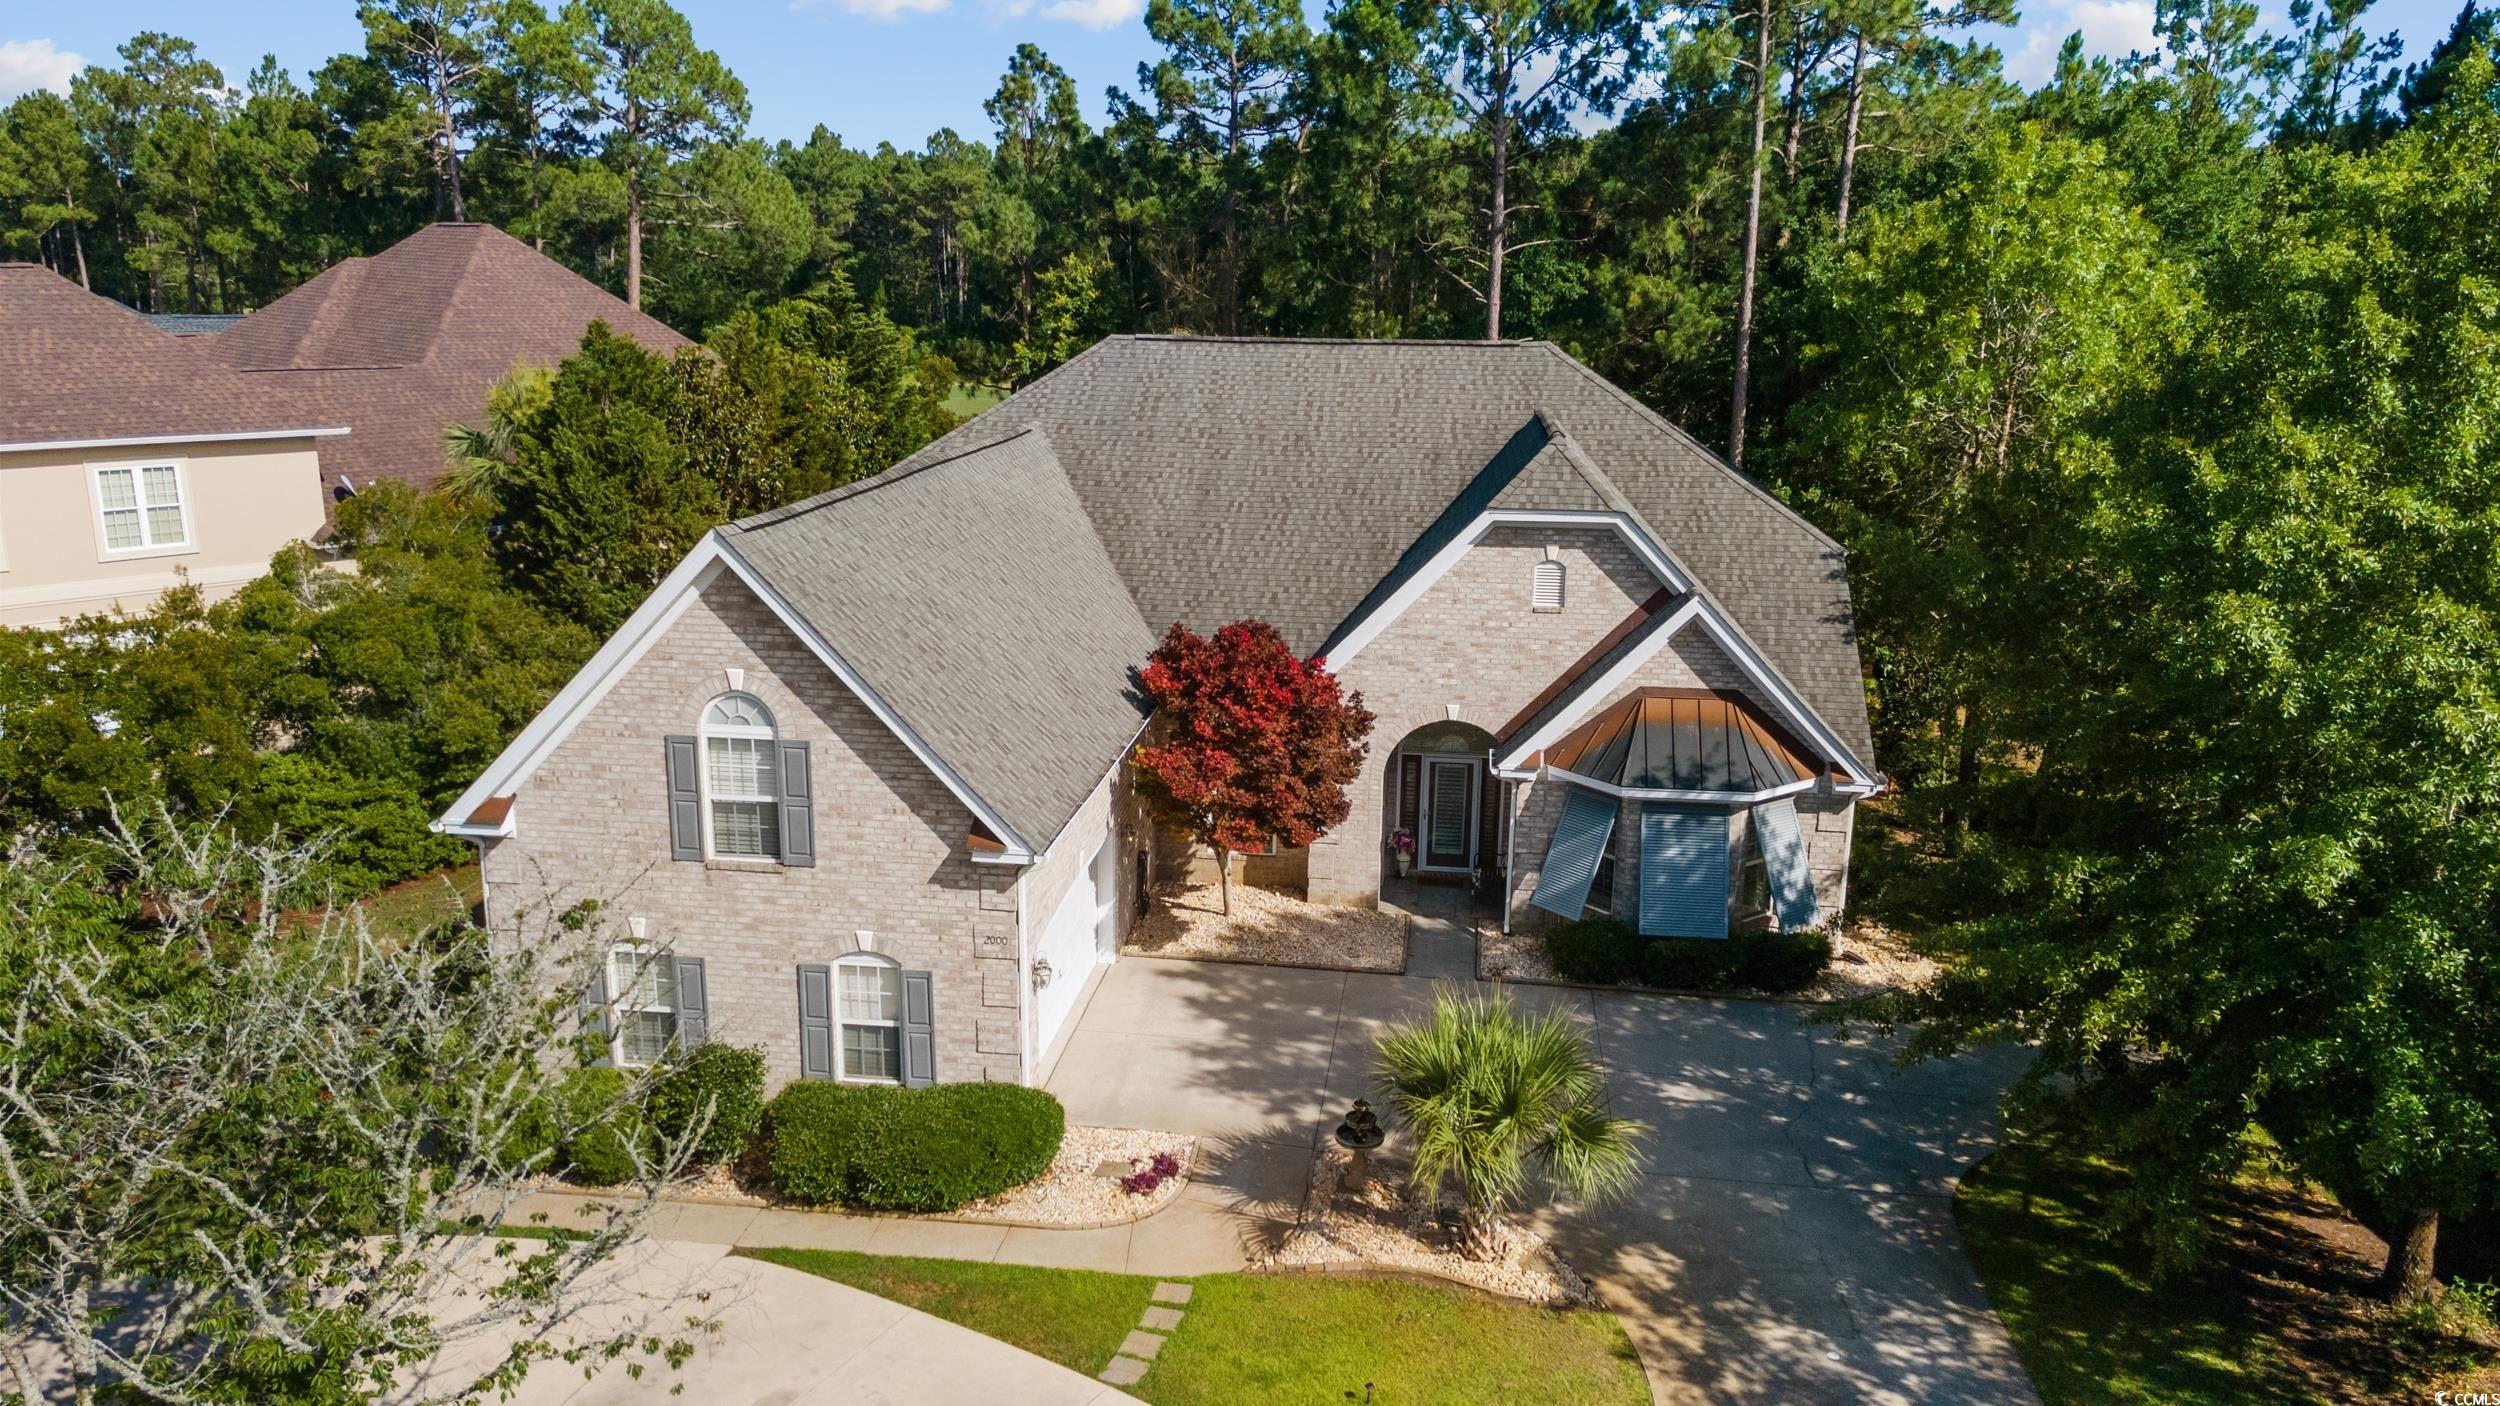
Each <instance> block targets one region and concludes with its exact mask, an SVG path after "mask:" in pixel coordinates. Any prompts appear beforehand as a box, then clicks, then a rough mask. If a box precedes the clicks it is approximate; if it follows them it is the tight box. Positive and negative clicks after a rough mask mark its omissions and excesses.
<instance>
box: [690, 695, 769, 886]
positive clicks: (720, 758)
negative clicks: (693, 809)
mask: <svg viewBox="0 0 2500 1406" xmlns="http://www.w3.org/2000/svg"><path fill="white" fill-rule="evenodd" d="M775 755H776V754H775V751H774V734H773V715H772V713H771V712H770V711H769V710H767V709H766V708H765V707H764V705H763V704H762V703H760V702H757V701H756V700H755V699H753V698H751V697H749V696H747V695H746V694H743V693H724V694H722V695H721V696H720V697H718V698H715V699H713V700H712V702H711V705H710V706H709V707H707V708H705V709H704V710H703V801H704V808H705V810H706V811H707V812H708V813H709V815H708V828H709V830H710V833H711V837H712V853H713V854H714V855H715V856H718V857H721V858H727V859H779V858H780V857H781V774H780V766H779V764H778V763H777V762H776V761H775Z"/></svg>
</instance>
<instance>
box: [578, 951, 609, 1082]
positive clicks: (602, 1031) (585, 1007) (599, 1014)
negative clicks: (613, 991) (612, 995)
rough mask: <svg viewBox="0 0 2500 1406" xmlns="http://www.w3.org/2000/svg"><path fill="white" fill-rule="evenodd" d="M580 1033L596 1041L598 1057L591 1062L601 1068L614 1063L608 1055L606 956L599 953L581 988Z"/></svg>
mask: <svg viewBox="0 0 2500 1406" xmlns="http://www.w3.org/2000/svg"><path fill="white" fill-rule="evenodd" d="M582 1035H583V1037H584V1038H585V1039H589V1040H595V1041H597V1042H598V1046H599V1048H598V1058H596V1059H593V1060H592V1061H591V1063H592V1064H593V1065H596V1066H598V1067H599V1068H601V1069H605V1068H607V1067H608V1066H609V1065H610V1064H613V1063H615V1061H614V1060H613V1059H611V1058H610V1057H609V1056H610V1054H611V1051H612V1046H610V1044H609V1042H608V958H607V954H606V953H604V952H602V953H600V954H599V964H598V965H597V966H596V967H593V968H592V969H591V972H590V982H589V984H588V985H586V986H584V987H583V988H582Z"/></svg>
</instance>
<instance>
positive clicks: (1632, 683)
mask: <svg viewBox="0 0 2500 1406" xmlns="http://www.w3.org/2000/svg"><path fill="white" fill-rule="evenodd" d="M1644 688H1714V689H1718V690H1720V691H1722V692H1728V693H1736V694H1740V695H1742V696H1744V697H1746V698H1748V699H1751V700H1752V701H1753V703H1754V705H1755V706H1756V707H1758V708H1760V709H1762V710H1763V711H1764V713H1765V714H1766V715H1769V716H1777V714H1776V713H1774V712H1773V710H1772V708H1771V705H1770V703H1769V702H1768V701H1767V700H1766V699H1764V698H1763V697H1762V695H1761V691H1760V690H1759V689H1757V688H1755V687H1754V686H1753V683H1752V681H1751V680H1749V679H1747V678H1746V677H1745V675H1744V671H1743V670H1741V669H1739V668H1738V667H1737V666H1736V661H1735V660H1733V659H1730V658H1728V657H1727V654H1726V652H1725V651H1724V650H1721V649H1720V648H1719V647H1718V645H1717V644H1716V643H1714V642H1712V641H1711V640H1710V638H1709V637H1708V636H1706V635H1704V634H1702V633H1701V632H1700V631H1699V629H1697V628H1695V627H1690V626H1688V627H1686V629H1685V630H1684V631H1683V632H1682V633H1680V634H1678V635H1677V636H1676V637H1675V638H1674V639H1671V640H1669V641H1667V643H1666V646H1665V647H1664V648H1662V649H1660V650H1659V651H1658V652H1657V653H1656V654H1654V655H1652V656H1650V658H1649V659H1648V660H1647V661H1646V662H1645V663H1643V665H1642V666H1641V668H1640V669H1639V670H1637V671H1636V672H1635V673H1634V675H1633V676H1632V677H1631V678H1629V679H1627V680H1625V681H1624V682H1623V683H1622V684H1621V685H1620V686H1618V687H1617V688H1615V689H1614V690H1613V691H1612V692H1610V693H1608V694H1607V695H1606V696H1605V697H1604V698H1603V699H1601V700H1599V702H1598V704H1597V706H1596V707H1593V708H1590V709H1589V710H1588V711H1587V712H1586V713H1584V714H1583V715H1582V716H1583V717H1584V718H1587V717H1594V716H1596V715H1597V714H1598V713H1601V712H1604V711H1605V710H1606V709H1607V708H1609V707H1611V706H1613V705H1614V704H1616V703H1619V702H1622V701H1623V700H1624V699H1625V698H1628V697H1630V696H1631V695H1632V694H1634V693H1636V692H1638V691H1639V690H1641V689H1644ZM1517 785H1518V788H1519V789H1518V792H1517V793H1516V795H1515V796H1514V798H1513V804H1514V805H1515V806H1516V807H1517V814H1518V821H1517V827H1518V833H1517V845H1518V848H1517V850H1516V851H1515V855H1516V863H1517V868H1516V871H1515V872H1514V873H1513V875H1512V882H1511V886H1510V901H1511V922H1512V924H1513V925H1514V926H1526V927H1531V928H1533V927H1536V926H1539V925H1541V924H1543V923H1544V922H1546V921H1547V920H1548V919H1549V918H1551V916H1552V915H1551V914H1548V913H1547V912H1546V911H1545V910H1544V909H1541V908H1531V907H1529V906H1528V896H1529V895H1530V894H1532V893H1535V892H1536V886H1537V882H1538V880H1539V879H1541V878H1542V877H1543V876H1544V872H1545V851H1546V847H1547V846H1549V845H1550V844H1552V843H1553V839H1554V824H1555V822H1556V821H1557V820H1559V819H1560V818H1561V816H1562V797H1563V792H1564V790H1565V789H1566V788H1567V785H1568V783H1565V782H1561V781H1522V782H1519V783H1517ZM1794 799H1795V801H1796V804H1797V819H1798V822H1799V825H1800V827H1801V828H1802V829H1803V830H1804V832H1805V840H1806V866H1807V868H1808V870H1809V871H1810V872H1812V874H1813V875H1814V888H1815V894H1816V897H1817V898H1818V899H1819V901H1820V903H1821V905H1822V908H1823V911H1824V912H1825V913H1826V914H1837V913H1839V912H1840V910H1841V908H1842V905H1843V903H1844V901H1845V898H1846V895H1847V890H1848V878H1847V875H1848V868H1849V838H1850V826H1851V824H1852V823H1853V821H1854V819H1855V807H1856V802H1855V801H1854V800H1853V799H1851V798H1850V797H1848V796H1842V795H1833V794H1825V793H1824V792H1823V791H1822V790H1820V789H1818V790H1816V791H1812V792H1808V793H1806V794H1803V795H1800V796H1797V797H1795V798H1794ZM1639 809H1640V808H1639V805H1638V803H1633V804H1630V805H1628V806H1627V807H1626V808H1625V811H1624V819H1623V820H1621V821H1618V822H1617V823H1616V825H1615V834H1614V838H1613V840H1612V841H1610V842H1609V844H1608V848H1609V849H1610V850H1612V851H1613V853H1614V856H1615V889H1616V894H1617V898H1616V902H1615V909H1616V912H1615V916H1616V917H1618V918H1622V919H1624V920H1625V921H1626V922H1629V921H1631V919H1632V912H1633V910H1632V908H1631V907H1630V902H1631V899H1630V894H1631V886H1632V884H1633V883H1634V881H1635V880H1634V876H1635V875H1637V874H1638V873H1639V872H1640V842H1639V840H1638V839H1637V838H1636V837H1635V836H1634V834H1633V833H1632V832H1633V830H1634V829H1635V827H1636V824H1637V818H1638V815H1639Z"/></svg>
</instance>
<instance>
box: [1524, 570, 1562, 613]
mask: <svg viewBox="0 0 2500 1406" xmlns="http://www.w3.org/2000/svg"><path fill="white" fill-rule="evenodd" d="M1528 604H1529V605H1530V606H1531V607H1532V608H1534V609H1537V610H1548V611H1553V610H1560V609H1562V608H1563V564H1562V563H1561V562H1558V561H1555V560H1554V559H1552V558H1551V557H1548V558H1547V559H1545V560H1544V561H1541V562H1538V563H1537V564H1536V565H1535V566H1534V567H1532V568H1530V570H1529V572H1528Z"/></svg>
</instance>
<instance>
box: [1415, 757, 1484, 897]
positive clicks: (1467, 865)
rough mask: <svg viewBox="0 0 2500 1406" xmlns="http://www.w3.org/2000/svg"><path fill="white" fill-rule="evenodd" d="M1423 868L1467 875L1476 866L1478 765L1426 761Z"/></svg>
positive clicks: (1454, 760) (1449, 759)
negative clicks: (1465, 873)
mask: <svg viewBox="0 0 2500 1406" xmlns="http://www.w3.org/2000/svg"><path fill="white" fill-rule="evenodd" d="M1423 813H1424V814H1423V821H1424V827H1423V828H1424V833H1423V843H1422V845H1421V849H1422V851H1423V866H1422V867H1424V868H1426V869H1433V870H1439V871H1441V872H1444V873H1450V872H1457V873H1464V872H1466V871H1467V870H1469V869H1473V868H1474V867H1475V866H1476V764H1475V762H1474V761H1472V760H1469V759H1467V758H1462V757H1426V758H1424V794H1423Z"/></svg>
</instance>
